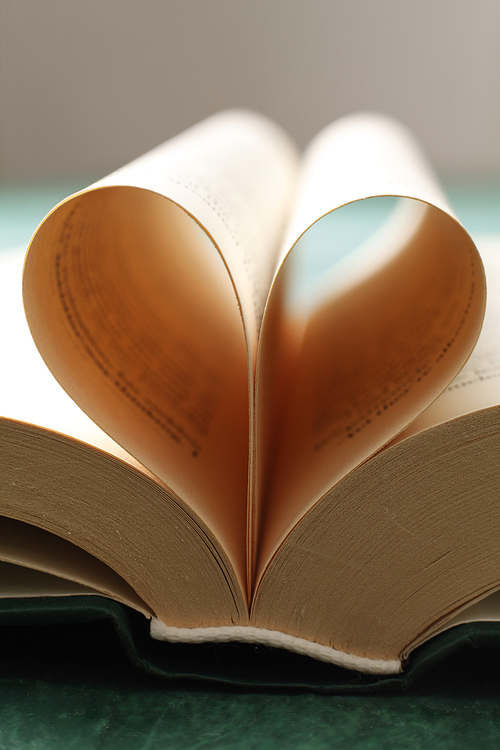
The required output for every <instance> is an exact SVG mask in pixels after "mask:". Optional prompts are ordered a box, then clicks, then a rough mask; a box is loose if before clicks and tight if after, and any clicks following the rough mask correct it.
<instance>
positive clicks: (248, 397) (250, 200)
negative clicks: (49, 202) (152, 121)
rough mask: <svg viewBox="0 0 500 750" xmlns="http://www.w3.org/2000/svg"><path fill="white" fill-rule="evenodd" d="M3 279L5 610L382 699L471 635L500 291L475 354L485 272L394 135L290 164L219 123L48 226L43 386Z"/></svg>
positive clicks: (358, 133) (236, 125) (243, 122)
mask: <svg viewBox="0 0 500 750" xmlns="http://www.w3.org/2000/svg"><path fill="white" fill-rule="evenodd" d="M374 207H375V208H376V210H375V211H374ZM335 209H338V211H335V213H334V214H332V213H331V212H333V211H334V210H335ZM374 216H376V217H379V218H378V219H377V221H376V222H375V223H374V222H373V221H372V219H373V217H374ZM342 217H343V218H342ZM367 217H368V219H367ZM337 218H338V220H339V221H337ZM372 224H373V228H374V231H373V232H368V235H369V236H368V237H365V238H364V239H363V241H361V242H360V243H354V244H357V247H355V248H354V249H352V248H351V247H350V246H349V244H348V243H347V244H346V237H347V234H346V232H347V230H346V227H347V226H350V227H351V228H352V229H353V232H354V235H362V234H363V231H364V228H365V227H366V228H372V227H371V225H372ZM375 225H377V226H375ZM318 238H319V239H318ZM351 239H352V237H351ZM354 239H356V240H358V239H360V237H357V236H356V237H355V238H354ZM319 241H321V242H322V243H323V244H324V248H325V250H324V255H325V257H329V258H330V259H331V260H332V268H331V270H330V271H329V272H328V273H326V274H324V276H323V277H322V279H321V281H320V283H319V284H318V285H316V286H314V285H313V286H311V285H309V283H308V280H307V278H306V275H307V273H306V270H304V269H305V268H306V267H307V259H308V253H310V252H311V250H310V248H311V245H314V244H315V243H317V242H319ZM304 259H305V265H304ZM9 263H10V261H9V259H8V257H7V258H6V260H5V261H4V265H3V275H2V284H3V290H2V299H3V301H4V309H3V316H2V327H3V333H2V335H3V338H4V340H3V342H2V344H3V350H4V359H3V368H2V370H3V372H2V376H1V377H2V388H1V392H2V394H1V398H0V412H1V413H2V414H3V417H2V418H1V420H0V445H1V448H0V478H1V493H0V515H1V516H2V519H1V521H0V528H1V529H2V534H1V546H0V559H1V560H3V563H1V565H2V568H1V569H2V571H3V572H2V582H3V583H2V587H3V590H2V592H0V593H1V595H2V596H4V597H5V596H10V597H11V596H36V595H44V596H45V595H48V594H54V595H65V594H68V595H71V594H72V593H82V592H89V593H95V592H100V593H102V594H104V595H105V596H108V597H112V598H114V599H116V600H118V601H121V602H125V603H127V604H129V605H130V606H131V607H134V608H135V609H137V610H138V611H140V612H143V613H144V615H145V616H146V617H149V618H151V634H152V636H153V637H154V638H156V639H166V640H181V641H183V640H185V641H196V640H242V641H245V640H246V641H252V642H261V643H265V644H266V643H267V644H274V645H279V646H282V647H284V648H289V649H292V650H296V651H299V652H302V653H308V654H310V655H311V656H314V657H316V658H318V659H323V660H326V661H328V660H329V661H332V662H334V663H337V664H341V665H344V666H347V667H351V668H354V669H357V670H360V671H366V672H378V673H392V672H397V671H399V670H400V669H401V668H402V665H403V664H404V662H405V660H406V659H407V657H408V655H409V653H410V652H411V650H412V649H413V648H415V646H416V645H418V644H420V643H422V642H423V641H425V640H426V639H428V638H429V637H431V636H432V634H433V633H435V632H437V631H438V630H440V629H442V628H443V627H446V626H447V625H448V624H450V623H454V622H457V621H463V620H464V619H467V617H475V616H478V617H482V616H485V617H488V616H490V615H489V614H488V612H486V614H484V612H483V613H482V614H481V612H482V610H481V608H482V607H483V609H484V608H486V610H488V606H489V605H487V604H485V603H484V602H494V601H495V596H494V592H495V591H496V590H497V589H499V588H500V548H499V546H498V538H497V537H498V528H499V524H500V506H499V504H498V487H499V486H500V461H498V451H499V448H500V435H499V429H500V419H499V416H500V412H499V408H498V404H499V403H500V347H499V342H498V340H497V339H498V335H497V331H498V326H499V325H500V317H499V315H500V313H499V309H498V307H499V306H498V302H499V301H500V286H499V285H498V284H499V281H498V279H499V271H498V268H499V265H498V263H497V262H496V261H495V258H494V257H493V259H492V261H491V263H490V265H491V268H489V269H488V279H489V282H488V283H489V286H490V289H491V293H490V297H489V301H488V308H487V315H486V324H485V327H484V329H483V332H482V333H481V338H480V341H479V343H477V342H478V337H479V335H480V332H481V329H482V324H483V316H484V311H485V299H486V282H485V273H484V270H483V263H482V260H481V258H480V255H479V253H478V251H477V249H476V247H475V245H474V243H473V242H472V240H471V238H470V237H469V235H468V234H467V232H466V231H465V230H464V228H463V227H462V226H461V225H460V223H459V222H458V221H457V219H456V218H455V217H454V216H453V214H452V212H451V210H450V209H449V207H448V205H447V203H446V200H445V198H444V197H443V195H442V194H441V192H440V190H439V188H438V187H437V185H436V183H435V180H434V178H433V175H432V172H431V171H430V170H429V168H428V167H427V166H426V163H425V161H424V160H423V158H422V156H421V154H420V152H419V150H418V148H417V146H416V145H415V144H414V142H413V140H412V137H411V136H410V135H409V134H408V133H407V132H406V130H405V129H404V128H402V127H401V126H400V125H398V124H397V123H394V122H393V121H391V120H389V119H387V118H384V117H382V116H378V115H356V116H353V117H349V118H346V119H343V120H341V121H339V122H337V123H334V124H333V125H332V126H330V127H329V128H327V129H326V130H325V131H324V132H322V133H321V134H320V135H318V136H317V138H316V139H315V140H314V141H313V142H312V143H311V145H310V146H309V148H308V149H307V151H306V153H305V154H304V156H303V157H302V158H300V157H299V155H298V153H297V150H296V148H295V146H294V145H293V144H292V143H291V141H290V139H289V138H288V136H287V135H286V134H284V133H283V132H282V131H281V130H280V129H279V128H278V127H277V126H275V125H274V124H273V123H271V122H269V121H268V120H267V119H265V118H263V117H261V116H259V115H256V114H252V113H247V112H239V111H238V112H232V111H231V112H225V113H222V114H220V115H217V116H215V117H213V118H210V119H209V120H207V121H205V122H203V123H201V124H200V125H198V126H196V127H194V128H192V129H191V130H189V131H187V132H186V133H184V134H182V135H180V136H178V137H176V138H174V139H173V140H171V141H169V142H168V143H166V144H165V145H163V146H160V147H159V148H157V149H155V150H153V151H152V152H150V153H149V154H146V155H145V156H144V157H142V158H139V159H137V160H136V161H134V162H132V163H131V164H129V165H128V166H126V167H124V168H122V169H120V170H118V171H117V172H115V173H114V174H112V175H111V176H109V177H107V178H105V179H103V180H101V181H99V182H98V183H96V184H94V185H93V186H91V187H90V188H89V189H88V190H85V191H82V192H80V193H78V194H76V195H74V196H72V197H70V198H68V199H67V200H65V201H63V202H62V203H61V204H60V205H59V206H57V207H56V208H55V209H54V210H53V211H52V212H51V213H50V214H49V215H48V216H47V217H46V219H45V220H44V221H43V222H42V224H41V225H40V227H39V228H38V229H37V231H36V232H35V235H34V237H33V239H32V242H31V244H30V248H29V250H28V254H27V257H26V261H25V267H24V278H23V299H24V306H25V311H26V317H27V321H28V324H29V327H30V329H31V333H32V335H33V339H34V341H35V343H36V345H37V347H38V350H39V352H40V353H41V355H42V357H43V359H44V360H45V363H46V364H47V365H48V368H49V369H50V371H51V372H52V374H53V376H55V379H56V380H57V381H58V383H59V384H60V385H58V384H57V383H56V380H54V379H53V378H52V375H50V374H49V373H48V371H46V370H45V365H43V363H42V362H41V360H39V359H38V356H39V355H38V353H37V352H36V350H35V349H34V347H31V343H30V340H29V338H28V336H27V329H26V330H24V331H23V329H22V326H23V325H24V322H23V320H22V319H21V320H20V323H19V325H17V324H16V323H15V322H14V321H15V319H16V315H15V310H16V309H17V307H19V306H20V296H21V293H20V291H19V289H18V287H17V286H16V283H15V277H16V273H18V265H16V262H15V261H14V260H13V261H12V262H11V263H10V265H9ZM490 276H491V280H490ZM495 284H496V286H495ZM9 293H11V294H10V296H11V298H12V299H10V298H9ZM16 306H17V307H16ZM495 316H496V317H495ZM23 342H24V343H23ZM30 347H31V348H30ZM472 352H473V354H472V357H471V359H470V361H469V363H468V364H467V365H466V367H465V369H462V368H463V367H464V365H465V363H466V362H467V360H468V359H469V357H470V355H471V353H472ZM61 386H62V387H61ZM68 394H69V396H68ZM69 397H71V398H69ZM74 402H76V404H77V405H78V407H77V406H76V405H75V403H74ZM490 594H493V597H490V598H489V599H486V597H487V596H488V595H490ZM483 600H484V602H483ZM482 602H483V603H482ZM491 606H493V605H491ZM479 610H481V611H479ZM490 610H491V607H490ZM478 611H479V614H477V612H478ZM488 611H489V610H488ZM468 612H469V614H467V613H468ZM470 613H472V614H470ZM474 613H476V614H474Z"/></svg>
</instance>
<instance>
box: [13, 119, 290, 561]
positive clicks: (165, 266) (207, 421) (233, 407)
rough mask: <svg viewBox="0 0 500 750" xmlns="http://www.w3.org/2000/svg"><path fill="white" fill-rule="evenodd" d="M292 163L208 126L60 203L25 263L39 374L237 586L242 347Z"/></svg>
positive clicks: (241, 518)
mask: <svg viewBox="0 0 500 750" xmlns="http://www.w3.org/2000/svg"><path fill="white" fill-rule="evenodd" d="M296 159H297V157H296V153H295V151H294V148H293V147H292V146H291V145H290V143H289V141H288V139H287V137H286V136H284V135H283V134H282V133H281V131H280V130H279V129H278V128H277V127H275V126H274V125H272V124H270V123H269V122H268V121H267V120H265V119H264V118H260V117H258V116H254V115H249V114H245V113H229V114H224V115H221V116H218V117H215V118H212V119H211V120H209V121H207V122H206V123H204V124H202V125H200V126H198V127H196V128H194V129H192V130H191V131H188V133H186V134H183V135H181V136H179V137H178V138H176V139H173V141H171V142H169V143H167V144H166V145H165V146H162V147H159V148H158V149H156V150H154V151H153V152H151V153H150V154H148V155H146V156H145V157H142V158H141V159H138V160H137V161H136V162H134V163H132V164H131V165H129V166H127V167H125V168H123V169H122V170H119V171H118V172H117V173H115V174H113V175H111V176H110V177H109V178H106V179H104V180H101V181H100V182H99V183H97V184H96V185H94V186H93V187H92V189H90V190H89V191H84V192H83V193H81V194H78V195H76V196H74V197H72V198H71V199H69V200H67V201H65V202H63V203H62V204H61V205H60V206H59V207H57V208H56V209H55V210H54V211H53V212H52V213H51V214H50V215H49V217H47V219H46V220H45V222H44V223H42V225H41V226H40V228H39V230H38V232H37V233H36V234H35V236H34V239H33V241H32V243H31V246H30V250H29V253H28V256H27V261H26V266H25V276H24V298H25V307H26V311H27V316H28V321H29V324H30V328H31V330H32V333H33V335H34V338H35V341H36V343H37V346H38V347H39V349H40V351H41V353H42V356H43V357H44V359H45V361H46V362H47V364H48V366H49V368H50V370H51V371H52V372H53V374H54V375H55V377H56V378H57V379H58V380H59V382H60V383H61V384H62V385H63V386H64V388H65V389H66V390H67V391H68V393H69V394H70V395H71V396H72V397H73V398H74V399H75V400H76V401H77V403H78V404H79V405H80V406H81V407H82V408H83V410H84V411H85V412H86V413H87V414H89V415H90V416H91V417H92V419H93V420H94V421H96V422H97V423H98V424H99V426H100V427H102V428H103V429H104V431H105V432H107V433H108V434H109V435H111V436H112V437H113V438H114V440H116V441H117V442H118V443H119V444H120V445H122V446H123V447H124V448H125V449H126V450H127V451H128V452H130V453H131V454H132V455H134V457H136V458H137V459H138V460H139V461H140V462H141V463H142V464H144V465H145V466H147V468H148V469H149V470H150V471H152V472H153V473H154V474H155V475H156V476H157V477H159V478H160V479H161V480H162V481H164V482H165V483H166V484H167V485H168V486H169V487H170V488H171V489H172V490H173V491H174V492H175V493H176V494H177V495H178V496H179V497H181V498H182V499H183V500H184V501H185V502H187V503H188V504H189V505H190V506H191V507H192V508H193V509H194V511H195V512H196V513H197V514H199V515H200V517H201V518H202V519H203V520H204V521H205V522H206V523H207V524H208V525H209V526H210V528H212V529H213V531H214V533H215V534H216V535H217V537H218V538H219V539H220V540H221V542H222V543H223V545H224V548H225V549H226V550H227V551H228V554H229V555H230V556H231V559H232V560H233V562H234V563H235V565H236V567H237V569H238V570H239V572H240V574H241V575H243V571H244V568H245V561H244V551H243V552H242V550H244V539H245V529H246V503H247V484H248V481H247V480H248V476H247V475H248V441H249V410H250V408H251V406H252V404H251V402H250V399H251V398H253V387H252V385H251V384H252V382H253V370H254V359H255V351H256V341H257V336H258V331H259V327H260V319H261V315H262V309H263V306H264V301H265V298H266V295H267V292H268V286H269V283H270V279H271V277H272V273H273V270H274V266H275V263H276V252H277V247H278V238H279V235H280V233H281V230H282V226H283V222H284V216H285V214H286V211H287V209H288V204H289V198H290V193H291V191H292V190H293V187H294V176H295V169H296Z"/></svg>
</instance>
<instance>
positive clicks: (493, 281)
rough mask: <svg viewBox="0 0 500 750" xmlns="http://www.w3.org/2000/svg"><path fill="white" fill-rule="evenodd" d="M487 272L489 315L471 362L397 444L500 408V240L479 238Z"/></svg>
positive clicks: (487, 237)
mask: <svg viewBox="0 0 500 750" xmlns="http://www.w3.org/2000/svg"><path fill="white" fill-rule="evenodd" d="M477 245H478V248H479V251H480V253H481V257H482V260H483V263H484V266H485V270H486V279H487V290H488V293H487V302H486V314H485V317H484V322H483V327H482V329H481V335H480V336H479V339H478V342H477V344H476V346H475V347H474V351H473V352H472V354H471V356H470V358H469V360H468V361H467V363H466V364H465V366H464V368H463V369H462V370H461V371H460V373H459V374H458V375H457V377H456V378H455V379H454V380H453V382H452V383H451V384H450V385H449V386H448V388H447V389H446V390H445V391H444V392H443V393H442V394H441V395H440V396H439V398H438V399H436V401H435V402H434V403H433V404H432V405H431V406H430V407H429V408H428V409H426V410H425V411H424V413H423V414H422V415H421V416H420V417H418V419H416V420H415V422H413V423H412V424H411V425H410V427H408V429H406V430H404V432H402V433H401V435H399V436H398V438H397V440H403V439H404V438H406V437H409V436H410V435H414V434H416V433H417V432H421V431H422V430H425V429H427V428H429V427H432V426H434V425H437V424H440V423H442V422H446V421H447V420H449V419H455V418H456V417H459V416H461V415H462V414H470V413H472V412H474V411H478V410H479V409H486V408H488V407H490V406H496V405H498V404H500V339H499V336H498V331H499V330H500V238H499V237H498V236H495V235H493V236H485V237H478V238H477Z"/></svg>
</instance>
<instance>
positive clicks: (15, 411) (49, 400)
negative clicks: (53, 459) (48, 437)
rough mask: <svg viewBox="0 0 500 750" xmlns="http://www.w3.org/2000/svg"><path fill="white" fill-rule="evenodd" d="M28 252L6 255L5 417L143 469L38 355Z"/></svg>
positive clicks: (0, 395) (2, 261)
mask: <svg viewBox="0 0 500 750" xmlns="http://www.w3.org/2000/svg"><path fill="white" fill-rule="evenodd" d="M24 256H25V248H22V247H20V248H13V249H12V250H8V251H3V252H2V253H0V320H1V321H2V324H1V325H0V351H2V352H3V353H4V356H5V361H6V362H8V367H2V368H0V417H8V418H10V419H19V420H21V421H23V422H27V423H30V424H36V425H39V426H40V427H46V428H48V429H50V430H55V431H56V432H60V433H63V434H64V435H69V436H70V437H73V438H76V439H77V440H82V441H83V442H85V443H88V444H90V445H94V446H95V447H96V448H100V449H101V450H104V451H106V452H107V453H110V454H112V455H114V456H116V457H117V458H120V459H122V460H123V461H126V462H127V463H130V464H131V465H134V466H136V467H139V464H138V462H137V461H136V460H135V459H134V458H133V457H132V456H131V455H130V454H129V453H127V452H126V451H125V450H124V449H123V448H122V447H121V446H120V445H118V443H116V442H115V441H114V440H112V439H111V438H110V437H109V435H107V434H106V433H105V432H104V431H103V430H101V429H100V427H98V426H97V425H96V424H95V422H93V421H92V420H91V419H90V417H88V416H87V415H86V414H85V413H84V412H83V411H82V410H81V409H80V408H79V407H78V406H77V405H76V404H75V402H74V401H73V399H71V398H70V397H69V396H68V394H67V393H66V391H64V390H63V389H62V388H61V386H60V385H59V384H58V382H57V381H56V380H55V378H54V377H53V375H52V374H51V373H50V371H49V370H48V368H47V366H46V365H45V363H44V361H43V360H42V358H41V357H40V354H39V353H38V351H37V348H36V346H35V343H34V341H33V337H32V336H31V333H30V330H29V328H28V324H27V322H26V317H25V315H24V308H23V297H22V274H23V264H24Z"/></svg>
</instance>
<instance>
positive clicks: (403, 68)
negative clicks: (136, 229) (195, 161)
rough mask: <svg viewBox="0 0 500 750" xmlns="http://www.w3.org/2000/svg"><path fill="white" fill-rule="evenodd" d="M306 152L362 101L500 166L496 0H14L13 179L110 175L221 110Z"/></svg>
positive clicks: (442, 148) (10, 69) (430, 138)
mask: <svg viewBox="0 0 500 750" xmlns="http://www.w3.org/2000/svg"><path fill="white" fill-rule="evenodd" d="M231 106H244V107H251V108H255V109H257V110H260V111H262V112H264V113H266V114H268V115H270V116H271V117H272V118H274V119H275V120H277V121H278V122H279V123H281V124H282V125H283V126H284V127H285V128H286V129H287V130H288V131H289V132H290V133H291V134H292V136H294V137H295V139H296V140H297V141H298V142H299V144H300V145H302V146H303V145H304V144H305V143H306V142H307V140H308V139H309V138H311V137H312V136H313V135H314V133H315V132H316V131H317V130H319V129H320V128H321V127H322V126H324V125H326V124H328V123H329V122H330V121H331V120H333V119H335V118H336V117H339V116H340V115H343V114H346V113H348V112H350V111H352V110H359V109H376V110H381V111H384V112H386V113H389V114H391V115H394V116H396V117H398V118H400V119H401V120H403V121H404V122H405V123H406V124H408V125H409V126H410V127H411V128H412V129H413V130H414V131H415V132H416V133H417V135H418V137H419V138H420V140H421V142H423V144H424V146H425V147H426V149H427V151H428V153H429V154H430V156H431V158H432V160H433V162H434V164H435V165H436V167H437V168H438V169H439V171H440V172H442V173H445V174H446V175H453V176H463V175H465V176H471V175H473V176H477V175H484V176H490V177H496V175H497V174H498V173H499V172H500V127H499V126H500V2H498V0H419V1H418V2H415V1H414V0H251V1H248V2H246V1H243V0H81V1H80V2H78V1H77V0H0V175H1V179H2V181H3V182H4V183H5V182H7V181H10V182H20V181H46V180H50V179H61V178H68V177H70V178H73V177H85V176H87V175H88V176H90V177H92V178H93V177H94V176H101V175H103V174H105V173H107V172H108V171H110V170H112V169H114V168H115V167H117V166H120V165H121V164H122V163H125V162H127V161H129V160H130V159H132V158H133V157H135V156H137V155H139V154H140V153H142V152H143V151H145V150H147V149H150V148H151V147H153V146H155V145H157V144H158V143H160V142H162V141H164V140H166V139H167V138H169V137H170V136H172V135H174V134H175V133H177V132H178V131H180V130H183V129H184V128H186V127H187V126H189V125H190V124H193V123H194V122H196V121H198V120H200V119H202V118H204V117H206V116H207V115H210V114H211V113H213V112H215V111H217V110H219V109H222V108H224V107H231Z"/></svg>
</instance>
